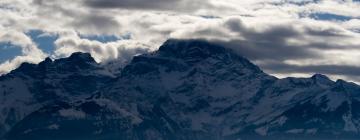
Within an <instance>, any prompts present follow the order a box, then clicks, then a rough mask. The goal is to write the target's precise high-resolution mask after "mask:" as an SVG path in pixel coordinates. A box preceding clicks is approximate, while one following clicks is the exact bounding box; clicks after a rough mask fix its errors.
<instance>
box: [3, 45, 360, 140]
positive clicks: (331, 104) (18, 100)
mask: <svg viewBox="0 0 360 140" xmlns="http://www.w3.org/2000/svg"><path fill="white" fill-rule="evenodd" d="M114 64H116V63H114ZM15 83H16V84H15ZM19 86H21V88H17V87H19ZM0 87H1V88H0V100H1V101H2V102H0V104H1V106H0V112H1V114H0V123H1V125H0V135H2V136H3V138H4V139H8V140H16V139H24V138H26V139H30V140H31V139H34V140H35V139H36V140H45V139H50V138H54V137H57V138H59V139H74V138H78V139H124V140H153V139H163V140H202V139H209V140H225V139H226V140H238V139H244V140H255V139H265V140H272V139H278V138H283V139H285V140H286V139H297V140H301V139H314V140H323V139H337V138H341V139H349V140H351V139H356V138H358V137H359V136H360V131H359V130H360V111H358V110H357V109H356V108H357V107H358V105H360V98H359V95H360V87H359V86H358V85H356V84H353V83H349V82H346V81H342V80H339V81H336V82H334V81H331V80H330V79H329V78H328V77H326V76H325V75H321V74H315V75H313V76H312V77H309V78H293V77H292V78H284V79H278V78H275V77H273V76H270V75H268V74H266V73H264V72H263V71H262V70H261V69H260V68H259V67H257V66H256V65H254V64H253V63H251V62H250V61H249V60H247V59H246V58H244V57H242V56H240V55H238V54H237V53H236V52H234V51H232V50H231V49H228V48H225V47H222V46H220V45H218V44H213V43H210V42H207V41H205V40H178V39H170V40H168V41H166V42H165V43H164V44H163V45H162V46H161V47H160V49H159V50H158V51H155V52H152V53H149V54H143V55H139V56H135V57H134V58H133V60H132V61H131V62H129V63H128V64H127V65H125V66H124V67H123V68H122V69H120V74H111V72H109V71H107V69H106V68H104V66H103V65H100V64H97V63H96V62H95V61H94V59H93V58H92V57H91V55H90V54H87V53H74V54H73V55H71V56H70V57H69V58H63V59H58V60H51V59H49V58H47V59H46V60H45V61H43V62H41V63H40V64H38V65H35V64H26V63H25V64H23V65H21V66H20V67H19V68H18V69H17V70H15V71H13V72H11V73H10V74H8V75H5V76H2V77H0ZM1 93H2V95H1ZM80 128H83V129H80ZM75 130H76V131H75Z"/></svg>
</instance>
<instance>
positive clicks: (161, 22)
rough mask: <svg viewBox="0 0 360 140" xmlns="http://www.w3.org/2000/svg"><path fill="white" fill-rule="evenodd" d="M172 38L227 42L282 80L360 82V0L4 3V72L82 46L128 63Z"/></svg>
mask: <svg viewBox="0 0 360 140" xmlns="http://www.w3.org/2000/svg"><path fill="white" fill-rule="evenodd" d="M168 38H182V39H186V38H202V39H207V40H209V41H213V42H216V43H220V44H223V45H224V46H227V47H230V48H232V49H234V50H236V51H237V52H238V53H239V54H241V55H243V56H245V57H247V58H249V59H250V60H251V61H253V62H254V63H256V64H257V65H259V66H260V67H261V68H262V69H263V70H264V71H265V72H268V73H270V74H274V75H276V76H278V77H285V76H310V75H312V74H315V73H322V74H326V75H328V76H330V77H331V78H333V79H337V78H342V79H346V80H350V81H354V82H358V83H359V82H360V2H359V0H0V74H4V73H7V72H9V71H10V70H12V69H14V68H16V67H17V66H19V65H20V64H21V63H22V62H31V63H38V62H40V61H42V60H43V59H44V58H45V57H48V56H50V57H52V58H54V59H56V58H60V57H66V56H69V55H70V54H71V53H73V52H78V51H81V52H90V53H91V54H92V56H94V57H95V59H96V61H98V62H108V61H111V60H115V59H118V60H120V61H128V60H129V59H131V57H132V56H133V55H135V54H140V53H145V52H149V51H154V50H156V49H157V48H158V46H160V45H161V43H163V42H164V41H165V40H167V39H168Z"/></svg>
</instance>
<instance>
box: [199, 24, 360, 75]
mask: <svg viewBox="0 0 360 140" xmlns="http://www.w3.org/2000/svg"><path fill="white" fill-rule="evenodd" d="M224 26H225V27H226V28H227V29H228V30H230V31H232V32H235V33H238V36H239V37H240V39H229V40H228V41H220V40H211V41H212V42H215V43H218V44H220V45H223V46H226V47H229V48H231V49H233V50H235V51H236V52H238V53H239V54H240V55H242V56H244V57H246V58H248V59H250V60H252V61H254V62H257V63H258V65H259V66H260V67H261V68H262V69H264V70H266V71H268V72H271V73H288V74H289V73H322V74H328V75H343V76H360V67H357V66H347V65H341V64H340V65H322V64H318V65H304V66H299V65H290V64H287V63H285V61H286V60H295V61H297V62H300V63H301V61H302V60H307V59H314V60H322V59H325V56H324V55H323V52H324V51H328V50H339V49H340V50H347V49H354V48H356V47H358V46H356V45H351V44H346V45H339V44H336V41H335V40H339V41H341V40H342V39H349V38H351V36H349V35H347V34H345V32H344V31H342V30H339V29H336V28H326V29H318V28H316V27H315V28H314V27H308V26H300V27H299V26H296V27H295V26H292V25H291V24H286V25H270V26H269V27H268V28H264V29H262V30H257V29H256V28H250V27H247V26H246V25H244V24H243V23H242V21H241V20H240V19H238V18H235V19H229V20H227V21H226V22H225V23H224ZM201 32H204V31H201ZM289 39H295V40H300V41H302V42H301V44H300V45H297V44H296V43H295V45H294V44H291V43H289V41H288V40H289ZM324 39H326V40H329V41H324ZM333 39H334V40H333ZM340 44H341V43H340Z"/></svg>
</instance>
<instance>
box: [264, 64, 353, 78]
mask: <svg viewBox="0 0 360 140" xmlns="http://www.w3.org/2000/svg"><path fill="white" fill-rule="evenodd" d="M260 66H261V67H262V68H263V69H265V70H269V71H271V72H276V73H321V74H328V75H346V76H360V67H358V66H348V65H308V66H298V65H290V64H284V63H279V62H272V63H264V64H261V65H260Z"/></svg>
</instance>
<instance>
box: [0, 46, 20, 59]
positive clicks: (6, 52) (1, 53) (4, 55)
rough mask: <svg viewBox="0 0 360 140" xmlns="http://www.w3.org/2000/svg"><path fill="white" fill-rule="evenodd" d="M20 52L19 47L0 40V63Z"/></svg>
mask: <svg viewBox="0 0 360 140" xmlns="http://www.w3.org/2000/svg"><path fill="white" fill-rule="evenodd" d="M21 54H22V51H21V47H19V46H16V45H13V44H11V43H10V42H0V63H3V62H5V61H6V60H10V59H13V58H15V57H16V56H19V55H21Z"/></svg>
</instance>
